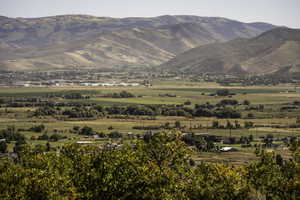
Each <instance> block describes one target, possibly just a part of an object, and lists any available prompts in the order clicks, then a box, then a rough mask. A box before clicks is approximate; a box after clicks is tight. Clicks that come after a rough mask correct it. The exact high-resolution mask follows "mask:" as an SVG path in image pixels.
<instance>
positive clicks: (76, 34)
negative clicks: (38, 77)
mask: <svg viewBox="0 0 300 200" xmlns="http://www.w3.org/2000/svg"><path fill="white" fill-rule="evenodd" d="M181 23H197V24H199V25H201V27H202V28H203V29H204V30H206V31H208V32H210V34H211V35H213V37H214V38H218V39H219V40H224V41H225V40H231V39H234V38H237V37H253V36H256V35H258V34H260V33H262V32H264V31H266V30H270V29H271V28H274V26H273V25H270V24H266V23H249V24H246V23H241V22H238V21H233V20H229V19H225V18H216V17H198V16H184V15H183V16H160V17H153V18H122V19H118V18H108V17H94V16H88V15H62V16H53V17H44V18H34V19H29V18H7V17H1V16H0V41H3V42H8V43H10V44H14V45H16V46H20V47H24V46H30V47H32V46H42V45H45V44H47V45H48V44H54V43H59V42H65V41H68V40H78V39H83V38H86V37H89V36H93V35H95V34H99V33H103V32H111V31H118V30H123V29H130V28H155V27H160V26H165V25H167V26H169V25H174V24H181Z"/></svg>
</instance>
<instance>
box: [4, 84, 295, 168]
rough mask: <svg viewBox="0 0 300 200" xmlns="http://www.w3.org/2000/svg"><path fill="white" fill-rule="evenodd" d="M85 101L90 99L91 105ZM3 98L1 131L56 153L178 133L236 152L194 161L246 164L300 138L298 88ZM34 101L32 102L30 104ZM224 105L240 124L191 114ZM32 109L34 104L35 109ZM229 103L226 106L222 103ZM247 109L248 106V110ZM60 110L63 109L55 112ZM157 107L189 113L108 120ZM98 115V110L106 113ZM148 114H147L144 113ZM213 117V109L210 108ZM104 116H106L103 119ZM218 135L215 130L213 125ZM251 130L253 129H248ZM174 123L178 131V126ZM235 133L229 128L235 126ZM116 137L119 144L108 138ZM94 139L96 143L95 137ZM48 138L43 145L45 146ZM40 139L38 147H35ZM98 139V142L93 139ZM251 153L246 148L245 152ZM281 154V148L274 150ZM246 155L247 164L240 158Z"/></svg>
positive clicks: (17, 92)
mask: <svg viewBox="0 0 300 200" xmlns="http://www.w3.org/2000/svg"><path fill="white" fill-rule="evenodd" d="M220 90H228V91H229V92H230V94H229V95H225V96H218V95H215V94H216V93H217V91H220ZM122 91H127V92H128V93H130V94H132V95H133V96H132V97H131V98H115V96H113V94H114V95H116V94H120V93H121V92H122ZM67 94H80V95H81V96H79V98H66V95H67ZM86 97H88V98H86ZM0 98H1V101H2V104H1V108H0V128H1V129H3V130H5V129H6V128H7V127H14V128H15V129H16V130H20V131H19V132H20V133H21V134H23V135H24V136H25V137H26V142H27V143H29V144H31V145H33V146H34V145H41V144H42V145H45V144H47V143H48V142H49V143H50V145H51V146H53V147H60V146H63V145H64V144H67V143H76V142H78V141H91V142H93V143H96V144H100V145H101V144H106V143H117V144H122V143H124V142H125V143H126V142H127V141H130V140H136V139H139V138H141V137H142V136H143V135H144V134H145V133H147V132H161V131H167V130H170V129H177V130H179V131H180V132H182V133H184V134H192V133H193V134H199V133H202V134H204V133H205V134H209V135H213V136H217V137H220V138H222V140H221V141H214V145H215V146H216V147H218V148H221V147H222V146H229V147H232V148H235V149H237V152H230V153H219V152H218V151H216V149H211V150H209V152H207V151H204V152H203V151H202V152H199V153H197V154H196V155H195V158H196V160H199V161H200V160H207V161H212V162H219V161H226V162H231V163H237V164H244V163H246V162H248V161H249V159H250V160H253V159H254V160H255V159H256V158H255V154H254V153H253V152H254V150H255V147H256V146H258V145H263V144H264V140H265V138H266V137H267V136H269V137H272V140H273V144H276V145H274V147H273V146H270V147H269V148H270V149H273V150H276V151H279V152H280V153H282V154H283V155H284V156H289V154H288V153H287V151H286V150H284V149H285V148H284V143H283V141H284V139H286V138H290V137H299V136H300V122H299V117H300V116H299V113H300V106H299V104H298V103H297V101H298V100H299V99H300V88H297V87H295V86H294V85H287V84H285V85H279V86H248V87H243V86H232V87H224V86H220V85H218V84H217V83H213V82H190V81H187V80H181V81H180V80H176V81H173V80H155V81H153V83H152V86H150V87H145V86H137V87H80V86H76V87H15V88H11V87H10V88H1V89H0ZM33 99H34V100H33ZM223 100H236V101H237V102H236V103H235V104H234V105H222V106H221V107H217V109H220V108H223V107H230V108H231V109H233V110H235V111H237V112H239V113H240V116H239V117H224V118H222V117H220V116H214V115H212V116H205V115H204V116H201V115H195V114H193V112H194V111H195V110H194V111H193V109H195V107H196V106H197V105H206V104H209V105H217V104H218V103H220V102H222V101H223ZM30 101H31V103H30ZM47 102H48V103H49V102H50V103H52V104H51V106H54V107H59V108H58V110H60V112H58V114H52V115H35V113H36V111H37V110H38V109H40V110H43V109H44V108H45V105H44V104H46V103H47ZM225 102H226V101H225ZM245 102H246V103H245ZM56 105H60V106H56ZM141 105H145V106H154V107H155V108H157V109H162V108H161V106H163V105H166V106H167V107H166V108H164V109H174V108H176V109H178V108H177V107H180V109H181V108H182V109H186V110H188V111H189V110H191V111H190V113H188V112H185V113H184V114H178V113H177V114H171V113H167V114H159V113H151V114H147V113H142V114H141V113H138V114H132V113H130V114H128V113H110V112H112V111H107V110H106V109H108V108H113V107H120V108H121V107H126V106H141ZM74 106H75V107H76V106H77V107H78V106H79V107H86V108H87V109H90V108H91V107H93V106H101V107H102V108H103V109H104V111H103V113H101V114H100V115H99V114H95V115H93V116H83V117H81V116H76V117H68V116H64V115H63V114H62V113H63V110H64V109H71V108H73V107H74ZM102 108H101V109H102ZM147 109H148V107H147ZM213 109H215V108H213ZM101 112H102V111H101ZM216 122H217V123H218V126H217V127H213V124H214V123H216ZM249 122H251V124H252V125H251V126H249V127H245V124H247V123H249ZM176 123H178V124H179V126H178V124H177V125H176ZM41 124H42V125H44V126H45V128H44V129H43V130H42V131H41V132H34V131H31V130H30V128H31V127H34V126H38V125H41ZM231 125H232V126H231ZM74 127H79V128H82V127H90V128H92V130H93V133H92V134H91V135H88V136H87V135H82V134H79V133H78V132H76V131H74ZM114 132H117V133H118V134H119V136H118V137H109V135H110V134H111V133H114ZM52 134H59V135H60V136H62V137H64V138H62V139H59V140H50V139H41V136H42V135H47V137H49V136H51V135H52ZM93 135H99V136H100V137H98V136H97V137H95V136H93ZM249 136H251V137H252V138H253V139H252V141H251V142H250V145H249V142H248V143H247V144H248V145H245V144H243V143H239V142H234V143H232V144H230V143H225V142H224V140H227V139H228V138H236V139H235V140H239V138H241V137H249ZM47 137H46V138H47ZM38 138H39V139H38ZM95 138H96V139H95ZM14 146H15V142H14V141H11V142H10V143H9V144H8V151H11V152H12V151H13V148H14ZM245 146H247V147H245ZM275 147H276V148H275ZM243 155H246V156H243Z"/></svg>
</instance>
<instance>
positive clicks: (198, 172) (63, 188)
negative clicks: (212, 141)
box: [0, 133, 300, 200]
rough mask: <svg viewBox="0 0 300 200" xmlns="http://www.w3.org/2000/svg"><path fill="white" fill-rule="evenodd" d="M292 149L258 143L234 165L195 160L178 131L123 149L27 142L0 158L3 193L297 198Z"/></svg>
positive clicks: (299, 160)
mask: <svg viewBox="0 0 300 200" xmlns="http://www.w3.org/2000/svg"><path fill="white" fill-rule="evenodd" d="M289 148H290V150H291V155H292V156H291V158H290V159H289V160H284V159H283V158H282V157H281V156H280V155H278V154H275V153H274V152H272V153H268V152H265V151H264V150H262V149H257V151H256V154H257V156H258V157H259V161H258V162H254V163H251V164H248V165H246V166H230V165H226V164H221V163H206V162H200V163H196V162H195V161H194V160H193V158H192V157H193V156H192V155H193V152H192V151H191V150H190V149H189V148H187V146H186V144H185V143H184V142H183V141H182V140H181V135H180V134H178V133H162V134H154V135H152V136H151V137H149V138H148V139H147V140H141V141H138V142H136V143H132V144H127V145H123V146H122V147H121V148H115V147H111V146H107V147H106V146H104V147H99V146H93V145H88V146H80V145H77V144H69V145H66V146H64V147H63V148H62V149H60V151H52V150H51V148H50V147H49V146H48V147H47V146H45V147H44V148H42V146H38V147H31V146H28V145H22V146H21V148H20V149H19V151H18V152H19V153H18V157H17V158H16V159H15V160H12V159H7V160H4V161H1V162H0V198H1V199H3V200H6V199H41V200H43V199H45V200H46V199H91V200H94V199H105V200H107V199H111V200H113V199H149V200H152V199H153V200H156V199H170V200H173V199H174V200H177V199H186V200H199V199H205V200H232V199H236V200H248V199H249V200H260V199H268V200H297V199H299V196H300V182H299V174H300V142H299V141H294V142H293V143H291V144H289Z"/></svg>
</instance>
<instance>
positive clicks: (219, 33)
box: [0, 15, 274, 70]
mask: <svg viewBox="0 0 300 200" xmlns="http://www.w3.org/2000/svg"><path fill="white" fill-rule="evenodd" d="M273 27H274V26H272V25H270V24H265V23H251V24H245V23H241V22H237V21H233V20H228V19H224V18H209V17H197V16H160V17H155V18H124V19H115V18H103V17H102V18H101V17H93V16H86V15H65V16H55V17H45V18H36V19H23V18H17V19H13V18H6V17H0V42H1V43H0V64H1V68H2V69H12V70H31V69H52V68H66V67H117V66H130V65H135V66H139V65H142V66H153V65H159V64H161V63H163V62H166V61H168V60H169V59H171V58H173V57H174V56H175V55H177V54H180V53H182V52H184V51H186V50H189V49H191V48H194V47H197V46H200V45H205V44H209V43H214V42H222V41H227V40H231V39H233V38H237V37H246V38H249V37H252V36H256V35H258V34H260V33H262V32H264V31H266V30H269V29H271V28H273Z"/></svg>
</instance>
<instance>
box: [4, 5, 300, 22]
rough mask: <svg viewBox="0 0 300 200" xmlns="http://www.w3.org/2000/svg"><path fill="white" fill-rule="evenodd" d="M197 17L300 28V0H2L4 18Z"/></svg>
mask: <svg viewBox="0 0 300 200" xmlns="http://www.w3.org/2000/svg"><path fill="white" fill-rule="evenodd" d="M64 14H88V15H94V16H99V17H102V16H109V17H122V18H123V17H154V16H160V15H197V16H214V17H225V18H229V19H235V20H238V21H242V22H258V21H259V22H268V23H272V24H274V25H283V26H288V27H291V28H300V0H0V15H2V16H7V17H30V18H32V17H45V16H53V15H64Z"/></svg>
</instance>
